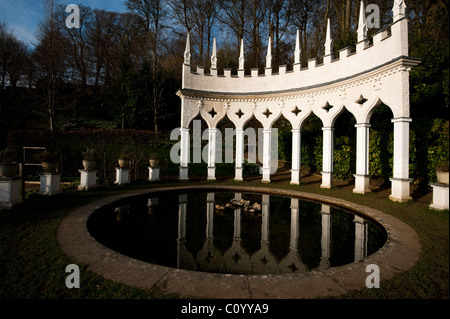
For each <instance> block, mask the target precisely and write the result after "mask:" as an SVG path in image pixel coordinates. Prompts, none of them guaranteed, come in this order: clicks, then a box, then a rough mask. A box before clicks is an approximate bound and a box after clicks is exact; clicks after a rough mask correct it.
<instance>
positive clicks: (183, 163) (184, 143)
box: [178, 127, 190, 181]
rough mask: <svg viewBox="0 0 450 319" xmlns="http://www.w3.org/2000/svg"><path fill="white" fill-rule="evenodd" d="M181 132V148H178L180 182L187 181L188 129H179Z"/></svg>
mask: <svg viewBox="0 0 450 319" xmlns="http://www.w3.org/2000/svg"><path fill="white" fill-rule="evenodd" d="M180 131H181V148H180V176H179V177H178V179H179V180H181V181H187V180H189V177H188V164H189V143H190V141H189V129H188V128H184V127H182V128H180Z"/></svg>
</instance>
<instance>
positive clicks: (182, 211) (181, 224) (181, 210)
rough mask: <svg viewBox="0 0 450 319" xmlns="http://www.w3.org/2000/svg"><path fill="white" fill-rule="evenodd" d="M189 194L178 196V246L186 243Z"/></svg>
mask: <svg viewBox="0 0 450 319" xmlns="http://www.w3.org/2000/svg"><path fill="white" fill-rule="evenodd" d="M186 211H187V194H180V195H178V238H177V242H178V244H184V243H185V242H186Z"/></svg>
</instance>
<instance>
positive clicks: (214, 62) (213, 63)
mask: <svg viewBox="0 0 450 319" xmlns="http://www.w3.org/2000/svg"><path fill="white" fill-rule="evenodd" d="M211 69H217V52H216V38H214V41H213V49H212V55H211Z"/></svg>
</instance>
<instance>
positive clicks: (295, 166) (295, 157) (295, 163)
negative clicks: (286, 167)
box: [291, 129, 301, 185]
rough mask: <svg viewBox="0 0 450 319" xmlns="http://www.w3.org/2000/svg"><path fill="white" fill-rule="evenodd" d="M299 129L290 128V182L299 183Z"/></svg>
mask: <svg viewBox="0 0 450 319" xmlns="http://www.w3.org/2000/svg"><path fill="white" fill-rule="evenodd" d="M300 141H301V131H300V130H298V129H296V130H292V167H291V184H294V185H299V184H300V169H301V142H300Z"/></svg>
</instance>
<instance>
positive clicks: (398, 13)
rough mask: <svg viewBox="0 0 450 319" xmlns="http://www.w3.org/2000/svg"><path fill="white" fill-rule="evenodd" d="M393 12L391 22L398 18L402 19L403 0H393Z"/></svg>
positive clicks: (404, 10)
mask: <svg viewBox="0 0 450 319" xmlns="http://www.w3.org/2000/svg"><path fill="white" fill-rule="evenodd" d="M392 12H393V20H394V21H393V23H395V22H397V21H398V20H400V19H403V18H404V17H405V15H406V3H405V1H404V0H395V1H394V7H393V8H392Z"/></svg>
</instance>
